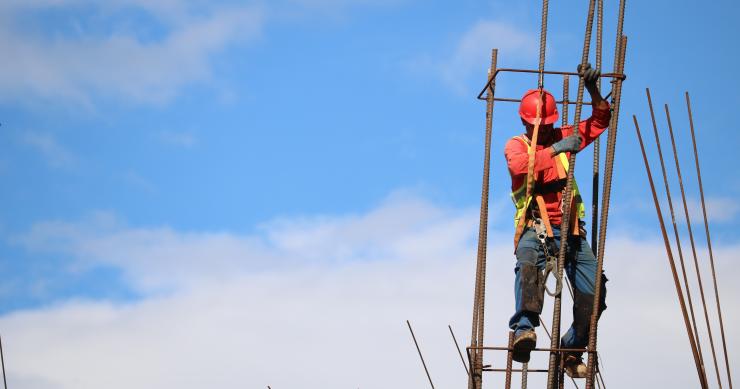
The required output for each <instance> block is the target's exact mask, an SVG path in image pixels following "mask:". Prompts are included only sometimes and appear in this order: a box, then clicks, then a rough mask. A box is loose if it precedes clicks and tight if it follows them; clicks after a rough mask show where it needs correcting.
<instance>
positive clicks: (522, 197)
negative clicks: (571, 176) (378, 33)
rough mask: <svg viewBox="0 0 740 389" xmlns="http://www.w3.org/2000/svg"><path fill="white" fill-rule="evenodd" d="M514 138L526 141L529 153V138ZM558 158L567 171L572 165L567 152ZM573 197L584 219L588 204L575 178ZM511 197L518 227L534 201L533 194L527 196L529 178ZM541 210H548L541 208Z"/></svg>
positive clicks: (515, 224) (579, 215)
mask: <svg viewBox="0 0 740 389" xmlns="http://www.w3.org/2000/svg"><path fill="white" fill-rule="evenodd" d="M514 139H518V140H520V141H522V142H524V144H525V145H527V152H528V153H529V149H530V147H531V146H530V144H529V140H528V139H527V138H525V137H524V136H523V135H520V136H515V137H514ZM557 158H560V162H561V163H562V164H563V168H564V169H565V172H566V173H567V172H568V168H569V167H570V164H569V163H568V158H566V157H565V153H560V154H558V156H557ZM573 198H575V199H576V204H577V206H578V214H577V215H578V218H579V219H583V218H585V217H586V206H585V205H583V200H582V199H581V194H580V192H579V191H578V184H577V183H576V182H575V180H573ZM511 199H512V201H514V206H516V214H515V215H514V228H516V227H517V225H518V223H519V220H520V219H521V218H522V216H524V213H525V212H526V211H527V209H528V208H529V204H530V203H531V202H532V196H531V195H530V196H527V180H524V183H523V184H522V186H520V187H519V188H517V189H516V190H515V191H513V192H511ZM540 211H541V212H547V211H546V210H540Z"/></svg>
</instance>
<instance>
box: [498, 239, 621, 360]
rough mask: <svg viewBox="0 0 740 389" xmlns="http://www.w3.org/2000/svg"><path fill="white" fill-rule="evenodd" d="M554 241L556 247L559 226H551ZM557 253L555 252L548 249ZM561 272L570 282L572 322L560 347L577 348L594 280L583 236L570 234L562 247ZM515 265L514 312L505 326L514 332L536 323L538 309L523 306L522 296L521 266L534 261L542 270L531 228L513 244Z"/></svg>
mask: <svg viewBox="0 0 740 389" xmlns="http://www.w3.org/2000/svg"><path fill="white" fill-rule="evenodd" d="M552 230H553V235H554V241H555V245H556V246H557V247H558V249H559V247H560V228H558V227H557V226H552ZM551 255H554V256H555V257H557V255H558V252H557V251H556V252H554V253H551ZM565 258H566V260H565V274H566V276H567V277H568V279H569V280H570V283H571V285H573V286H574V288H575V290H574V294H575V298H574V300H575V301H574V302H575V304H574V309H573V316H574V322H573V324H572V325H571V327H570V328H569V329H568V331H567V332H566V333H565V335H564V336H563V338H562V339H561V345H562V347H567V348H580V347H585V346H586V344H587V343H588V328H589V326H590V317H591V312H592V311H593V297H594V296H593V295H594V290H595V289H594V281H595V279H596V277H595V275H596V258H595V257H594V253H593V251H592V250H591V247H590V246H589V244H588V241H587V240H586V237H585V236H571V237H570V239H569V244H568V247H567V250H566V257H565ZM516 259H517V263H516V267H515V268H514V273H515V275H516V276H515V278H514V299H515V304H516V306H515V309H516V313H514V316H512V317H511V320H509V328H511V329H512V330H514V331H515V332H519V331H523V330H530V329H533V328H534V327H536V326H538V325H539V324H540V318H539V313H540V312H533V311H531V310H527V309H526V308H525V305H526V304H525V302H524V301H523V298H522V279H521V278H522V277H521V273H522V272H521V269H522V267H523V266H525V265H534V266H536V268H537V269H538V270H539V271H540V272H542V271H543V270H544V268H545V260H546V258H545V252H544V250H543V248H542V244H541V243H540V241H539V239H537V235H536V233H535V231H534V229H533V228H526V229H525V230H524V233H523V234H522V237H521V239H520V240H519V245H518V246H517V248H516ZM605 282H606V277H604V276H603V277H602V289H601V304H600V307H599V315H600V314H601V311H603V310H604V309H606V304H605V298H606V288H604V283H605ZM540 296H541V295H540Z"/></svg>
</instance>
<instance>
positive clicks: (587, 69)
mask: <svg viewBox="0 0 740 389" xmlns="http://www.w3.org/2000/svg"><path fill="white" fill-rule="evenodd" d="M578 75H579V76H581V77H583V83H584V85H585V86H586V89H588V90H589V92H590V91H595V90H596V81H598V80H599V77H601V70H599V69H593V68H591V64H590V63H586V64H585V65H583V66H581V65H578Z"/></svg>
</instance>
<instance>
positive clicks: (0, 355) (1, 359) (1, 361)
mask: <svg viewBox="0 0 740 389" xmlns="http://www.w3.org/2000/svg"><path fill="white" fill-rule="evenodd" d="M0 365H2V368H3V387H4V388H5V389H8V379H7V377H6V376H5V353H4V352H3V339H2V337H0Z"/></svg>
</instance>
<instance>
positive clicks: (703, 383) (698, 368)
mask: <svg viewBox="0 0 740 389" xmlns="http://www.w3.org/2000/svg"><path fill="white" fill-rule="evenodd" d="M632 120H633V121H634V122H635V131H636V132H637V139H638V140H639V141H640V150H641V151H642V159H643V161H644V162H645V171H646V172H647V176H648V181H650V191H651V192H652V194H653V202H654V203H655V212H656V213H657V214H658V222H659V223H660V233H661V234H662V235H663V243H664V244H665V251H666V256H667V257H668V264H669V265H670V267H671V275H672V276H673V284H674V285H675V286H676V295H677V296H678V302H679V305H681V314H682V316H683V323H684V325H685V326H686V334H687V335H689V337H688V338H689V343H690V344H691V352H692V354H693V355H694V363H695V364H696V372H697V374H698V375H699V383H700V384H701V387H702V388H703V389H706V388H707V382H706V380H705V379H704V376H703V374H702V369H701V366H700V364H699V354H698V352H697V350H696V342H694V337H693V336H691V324H690V323H689V315H688V312H687V311H686V302H685V301H684V299H683V292H682V291H681V282H680V281H679V280H678V272H677V271H676V261H675V260H674V259H673V251H672V250H671V242H670V240H669V239H668V232H666V228H665V222H664V221H663V213H662V212H661V210H660V202H659V201H658V194H657V193H656V191H655V183H654V182H653V175H652V173H651V172H650V164H649V163H648V159H647V154H646V153H645V145H644V143H643V142H642V135H641V134H640V125H639V124H638V123H637V116H634V115H632Z"/></svg>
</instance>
